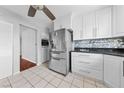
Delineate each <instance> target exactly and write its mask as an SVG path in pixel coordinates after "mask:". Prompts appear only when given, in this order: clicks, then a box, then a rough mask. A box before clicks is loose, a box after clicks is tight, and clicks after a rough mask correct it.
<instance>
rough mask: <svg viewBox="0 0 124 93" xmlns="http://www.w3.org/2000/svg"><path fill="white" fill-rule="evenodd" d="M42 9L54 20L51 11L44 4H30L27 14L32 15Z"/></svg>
mask: <svg viewBox="0 0 124 93" xmlns="http://www.w3.org/2000/svg"><path fill="white" fill-rule="evenodd" d="M37 10H38V11H43V12H44V13H45V14H46V15H47V16H48V17H49V19H51V20H55V19H56V18H55V16H54V15H53V14H52V13H51V11H50V10H49V9H48V8H47V7H46V6H45V5H31V6H30V8H29V10H28V16H30V17H34V16H35V14H36V11H37Z"/></svg>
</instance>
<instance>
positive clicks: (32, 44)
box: [21, 25, 37, 63]
mask: <svg viewBox="0 0 124 93" xmlns="http://www.w3.org/2000/svg"><path fill="white" fill-rule="evenodd" d="M36 50H37V46H36V30H35V29H32V28H30V27H26V26H22V25H21V56H22V58H23V59H26V60H28V61H31V62H33V63H36V61H37V60H36V56H37V55H36V53H37V52H36Z"/></svg>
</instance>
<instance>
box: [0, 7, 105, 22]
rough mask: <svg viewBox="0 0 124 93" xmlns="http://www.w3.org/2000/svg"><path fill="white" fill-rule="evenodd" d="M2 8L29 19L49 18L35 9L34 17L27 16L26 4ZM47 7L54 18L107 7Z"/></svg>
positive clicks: (43, 19)
mask: <svg viewBox="0 0 124 93" xmlns="http://www.w3.org/2000/svg"><path fill="white" fill-rule="evenodd" d="M0 7H2V8H5V9H7V10H9V11H11V12H14V13H16V14H18V15H20V16H23V17H26V18H28V19H30V20H32V19H33V20H38V21H40V20H41V21H44V22H45V21H47V22H49V21H50V20H49V19H48V17H47V16H46V15H45V14H44V13H43V12H41V11H37V13H36V15H35V17H28V16H27V13H28V9H29V6H28V5H3V6H0ZM47 7H48V8H49V9H50V11H51V12H52V13H53V14H54V15H55V16H56V18H59V17H60V16H64V15H66V14H69V13H86V12H90V11H94V10H97V9H100V8H104V7H107V5H47Z"/></svg>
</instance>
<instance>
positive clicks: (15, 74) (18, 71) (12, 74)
mask: <svg viewBox="0 0 124 93" xmlns="http://www.w3.org/2000/svg"><path fill="white" fill-rule="evenodd" d="M19 73H20V71H18V72H15V73H13V74H12V75H16V74H19Z"/></svg>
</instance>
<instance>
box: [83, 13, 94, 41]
mask: <svg viewBox="0 0 124 93" xmlns="http://www.w3.org/2000/svg"><path fill="white" fill-rule="evenodd" d="M94 30H95V13H90V14H88V15H85V16H83V38H84V39H91V38H94V37H95V31H94Z"/></svg>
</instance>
